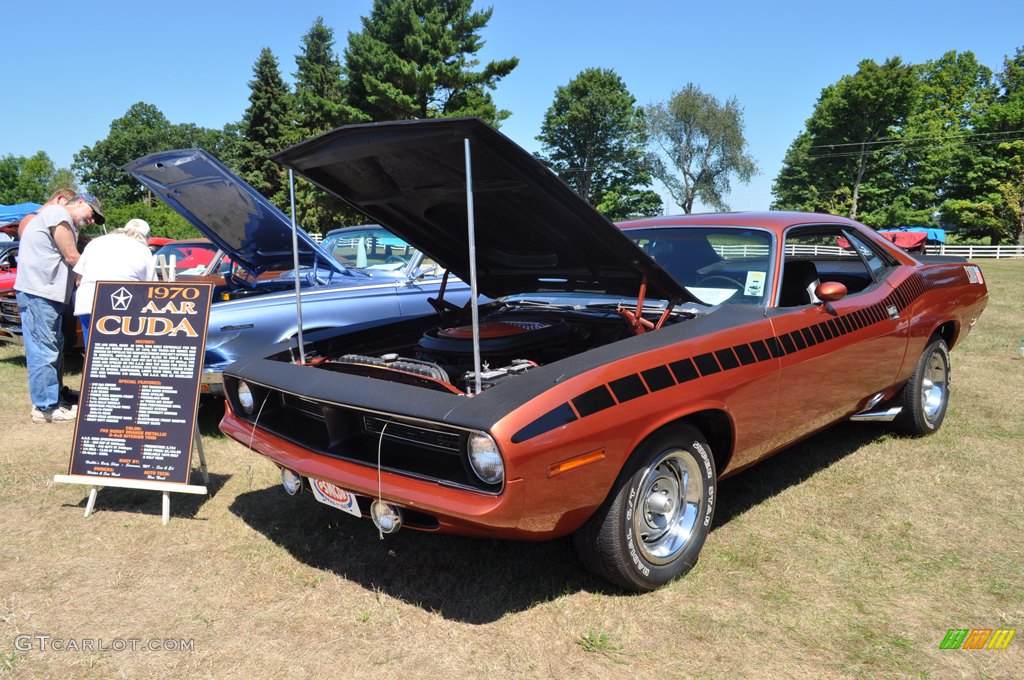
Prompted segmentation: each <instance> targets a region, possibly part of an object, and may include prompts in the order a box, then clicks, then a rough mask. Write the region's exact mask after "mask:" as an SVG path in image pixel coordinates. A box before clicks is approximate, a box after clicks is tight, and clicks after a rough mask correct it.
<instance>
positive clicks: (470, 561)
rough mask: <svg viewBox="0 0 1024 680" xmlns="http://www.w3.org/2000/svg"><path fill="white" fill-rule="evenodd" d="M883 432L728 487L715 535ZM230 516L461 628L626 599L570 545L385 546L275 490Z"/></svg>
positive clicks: (871, 431)
mask: <svg viewBox="0 0 1024 680" xmlns="http://www.w3.org/2000/svg"><path fill="white" fill-rule="evenodd" d="M882 432H883V430H882V429H881V428H878V427H873V426H867V427H865V426H864V425H839V426H837V427H834V428H831V429H830V430H827V431H826V432H824V433H822V434H819V435H816V436H815V437H812V438H810V439H808V440H805V441H804V442H802V443H800V444H798V445H796V446H794V447H792V448H789V449H786V450H784V451H783V452H781V453H780V454H778V455H776V456H774V457H772V458H769V459H768V460H766V461H763V462H761V463H759V464H758V465H755V466H754V467H752V468H751V469H750V470H747V471H744V472H742V473H739V474H737V475H736V476H735V477H732V478H730V479H728V480H726V481H724V482H723V483H722V486H721V493H720V496H719V505H718V508H717V509H716V515H715V522H714V525H713V527H712V530H714V527H718V526H721V525H723V524H725V523H727V522H729V521H730V520H731V519H732V518H733V517H736V516H738V515H740V514H742V513H743V512H745V511H746V510H748V509H750V508H752V507H754V506H756V505H757V504H758V503H760V502H762V501H764V500H765V499H767V498H770V497H772V496H774V495H776V494H778V493H781V492H782V491H784V490H785V489H787V488H789V487H791V486H794V485H796V484H799V483H800V482H801V481H803V480H804V479H806V478H808V477H809V476H811V475H813V474H814V473H816V472H818V471H819V470H822V469H824V468H827V467H828V466H830V465H832V464H833V463H835V462H836V461H838V460H841V459H842V458H844V457H845V456H847V455H849V454H851V453H853V452H855V451H856V450H857V449H858V448H860V447H862V446H864V445H865V444H866V443H868V442H870V441H873V440H875V439H877V438H878V437H879V436H880V435H881V434H882ZM230 510H231V512H233V513H235V514H236V515H238V516H239V517H240V518H242V520H244V521H245V522H246V523H247V524H248V525H249V526H251V527H252V528H254V529H255V530H257V531H259V532H260V533H262V534H263V535H265V536H266V537H267V538H269V539H270V540H271V541H273V542H274V543H275V544H277V545H279V546H281V547H283V548H285V549H286V550H287V551H288V552H289V553H290V554H291V555H292V556H293V557H294V558H295V559H297V560H299V561H300V562H303V563H304V564H307V565H309V566H311V567H315V568H317V569H322V570H325V571H329V572H332V573H334V574H337V575H339V576H341V577H343V578H346V579H348V580H350V581H353V582H355V583H358V584H360V585H362V586H363V587H364V588H366V589H368V590H372V591H375V592H377V591H379V592H382V593H385V594H387V595H389V596H391V597H394V598H397V599H400V600H402V601H404V602H407V603H409V604H413V605H415V606H418V607H422V608H423V609H425V610H427V611H431V612H435V613H437V614H440V615H441V616H443V617H445V618H446V619H451V620H456V621H460V622H464V623H471V624H484V623H490V622H493V621H496V620H498V619H500V618H501V617H502V616H505V615H506V614H509V613H513V612H517V611H523V610H526V609H529V608H531V607H532V606H534V605H536V604H539V603H541V602H545V601H549V600H552V599H555V598H557V597H560V596H563V595H568V594H572V593H575V592H580V591H586V592H596V593H602V594H607V595H624V593H623V591H621V590H619V589H618V588H617V587H616V586H612V585H610V584H608V583H606V582H604V581H602V580H600V579H598V578H596V577H594V576H592V575H590V574H589V572H587V571H586V570H585V569H584V567H583V565H582V564H581V563H580V562H579V560H578V559H577V558H576V555H575V553H574V552H573V549H572V544H571V542H570V541H569V539H559V540H553V541H546V542H518V541H499V540H489V539H479V538H465V537H460V536H447V535H443V534H431V533H425V532H418V531H413V530H403V531H400V532H398V533H397V534H393V535H391V536H387V537H385V538H384V540H381V539H380V538H379V536H378V534H377V530H376V529H375V528H374V526H373V524H372V523H370V522H369V521H368V520H366V519H356V518H354V517H350V516H348V515H346V514H344V513H342V512H341V511H339V510H335V509H333V508H330V507H328V506H325V505H322V504H320V503H318V502H317V501H316V500H315V499H314V498H313V496H312V494H311V493H309V492H308V491H306V492H304V493H303V494H301V495H300V496H297V497H294V498H292V497H289V496H288V495H287V494H285V492H284V490H283V489H282V488H281V487H279V486H273V487H270V488H266V489H261V490H256V491H251V492H248V493H244V494H241V495H239V496H238V497H236V498H235V500H234V501H233V502H232V504H231V506H230ZM640 597H642V595H641V596H640Z"/></svg>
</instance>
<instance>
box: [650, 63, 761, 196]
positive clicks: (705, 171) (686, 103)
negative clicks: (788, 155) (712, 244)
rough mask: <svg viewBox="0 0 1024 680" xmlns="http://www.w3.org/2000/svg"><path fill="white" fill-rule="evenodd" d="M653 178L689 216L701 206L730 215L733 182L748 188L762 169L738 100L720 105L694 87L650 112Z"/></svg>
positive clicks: (714, 99) (686, 89) (691, 86)
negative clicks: (751, 147)
mask: <svg viewBox="0 0 1024 680" xmlns="http://www.w3.org/2000/svg"><path fill="white" fill-rule="evenodd" d="M647 120H648V131H649V134H650V138H651V153H650V155H649V156H648V159H649V162H650V164H651V168H652V172H653V174H654V176H655V177H657V178H658V179H659V180H661V182H662V183H663V184H664V185H665V187H666V188H667V189H668V192H669V194H670V195H671V196H672V198H673V199H674V200H675V202H676V203H677V204H678V205H679V207H681V208H682V209H683V211H684V212H685V213H686V214H690V213H691V212H692V211H693V204H694V202H695V201H696V200H698V199H699V200H700V201H701V202H702V203H704V204H706V205H709V206H712V207H714V208H715V209H717V210H728V205H727V204H726V203H725V196H726V195H727V194H728V193H729V191H730V189H731V178H732V177H733V176H735V177H736V178H737V179H738V180H739V181H741V182H743V183H747V182H749V181H750V179H751V178H752V177H753V176H754V175H755V174H757V164H756V163H755V162H754V159H753V157H751V156H750V154H749V153H748V150H747V141H746V138H745V137H744V135H743V109H742V108H741V107H740V105H739V102H737V100H736V98H735V97H733V98H732V99H729V100H728V101H726V102H725V104H724V105H723V104H721V103H720V102H719V101H718V99H717V98H716V97H714V96H713V95H710V94H707V93H705V92H703V91H701V89H700V88H699V87H697V86H696V85H694V84H693V83H688V84H687V85H686V87H684V88H683V89H682V90H681V91H679V92H676V93H674V94H673V95H672V97H671V98H670V99H669V100H668V101H667V102H665V103H659V104H654V105H652V106H650V107H648V109H647Z"/></svg>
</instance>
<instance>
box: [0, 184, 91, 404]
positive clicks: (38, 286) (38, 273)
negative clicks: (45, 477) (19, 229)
mask: <svg viewBox="0 0 1024 680" xmlns="http://www.w3.org/2000/svg"><path fill="white" fill-rule="evenodd" d="M104 221H105V220H104V217H103V212H102V208H101V206H100V202H99V199H97V198H96V197H95V196H93V195H92V194H89V193H79V194H75V196H74V197H72V198H71V199H70V200H68V202H67V203H66V204H65V205H63V206H60V205H48V206H45V207H43V208H42V209H40V210H39V212H38V213H37V214H36V216H35V217H33V218H32V220H31V221H30V222H29V223H28V225H27V226H26V227H25V231H24V232H23V233H22V238H21V246H20V247H19V252H18V274H17V277H16V278H15V281H14V290H15V295H16V297H17V300H18V311H19V312H20V313H21V325H22V332H23V336H22V337H23V338H24V341H25V362H26V363H27V364H28V391H29V397H30V398H31V400H32V412H31V416H32V420H33V422H37V423H50V422H69V421H72V420H74V419H75V412H76V408H75V407H71V408H67V407H64V406H60V403H59V402H60V395H59V390H60V381H59V371H60V366H59V362H60V351H61V347H62V346H63V344H64V333H63V331H62V329H61V315H62V314H63V312H64V308H65V306H66V305H67V304H68V302H69V299H68V298H69V290H70V288H69V287H68V282H69V277H72V276H73V274H72V273H71V268H72V267H74V266H75V264H77V263H78V248H77V246H76V243H77V241H78V230H79V229H81V228H83V227H87V226H89V225H90V224H93V223H96V224H103V222H104Z"/></svg>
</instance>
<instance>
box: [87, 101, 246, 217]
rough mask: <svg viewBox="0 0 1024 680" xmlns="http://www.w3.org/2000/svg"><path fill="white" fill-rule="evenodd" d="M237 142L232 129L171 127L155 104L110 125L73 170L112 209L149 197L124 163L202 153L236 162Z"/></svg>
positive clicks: (134, 107) (134, 109) (132, 110)
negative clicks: (163, 154)
mask: <svg viewBox="0 0 1024 680" xmlns="http://www.w3.org/2000/svg"><path fill="white" fill-rule="evenodd" d="M236 143H237V140H236V139H235V137H234V134H233V133H232V131H231V130H230V129H226V130H213V129H209V128H202V127H199V126H197V125H195V124H193V123H184V124H179V125H174V124H172V123H171V122H170V121H169V120H167V117H166V116H165V115H164V114H163V113H161V111H160V110H159V109H158V108H156V107H155V106H153V105H152V104H146V103H144V102H137V103H135V104H132V105H131V106H130V107H129V108H128V111H127V112H126V113H125V115H123V116H122V117H120V118H117V119H115V120H114V121H113V122H111V123H110V132H109V133H108V134H107V136H106V138H104V139H101V140H99V141H98V142H96V143H95V144H94V145H93V146H91V147H90V146H86V147H83V148H82V150H81V151H79V152H78V153H76V154H75V157H74V164H73V167H74V169H75V170H76V171H77V172H78V174H79V176H80V177H81V178H82V181H83V182H84V183H85V184H86V185H87V186H88V187H89V190H90V191H92V192H93V193H95V194H96V195H98V196H99V197H100V198H102V199H103V200H104V201H109V202H111V204H125V203H132V202H135V201H140V200H143V199H144V198H145V197H146V192H145V190H144V189H143V187H142V186H141V185H140V184H139V183H138V182H136V181H135V180H134V179H133V178H132V177H131V176H130V175H129V174H128V173H126V172H125V171H124V170H122V169H121V166H123V165H124V164H125V163H127V162H129V161H131V160H134V159H136V158H138V157H139V156H144V155H145V154H148V153H153V152H155V151H166V150H168V149H180V148H190V147H200V148H203V149H206V150H207V151H209V152H210V153H212V154H214V155H215V156H218V157H222V158H223V157H231V156H232V155H233V153H234V149H233V147H234V145H235V144H236Z"/></svg>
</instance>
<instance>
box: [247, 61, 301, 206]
mask: <svg viewBox="0 0 1024 680" xmlns="http://www.w3.org/2000/svg"><path fill="white" fill-rule="evenodd" d="M253 76H254V77H253V79H252V80H251V81H249V90H250V93H249V108H247V109H246V110H245V115H244V116H243V118H242V125H241V134H242V142H241V145H240V147H241V151H240V154H239V156H240V157H239V159H238V164H239V170H240V174H241V176H242V178H243V179H244V180H245V181H246V182H248V183H249V184H251V185H252V186H253V188H255V189H256V190H257V191H259V192H260V193H261V194H263V195H264V196H266V197H267V198H269V199H270V201H271V202H272V203H274V204H275V205H276V206H277V207H279V208H281V209H282V210H285V209H286V208H287V207H288V204H289V197H288V187H287V179H286V177H285V173H284V171H283V170H282V169H281V167H280V166H278V165H277V164H276V163H274V162H273V161H271V160H270V159H269V156H270V155H271V154H273V153H275V152H277V151H280V150H281V149H284V148H285V147H287V146H289V145H290V144H291V143H292V142H294V141H297V133H296V130H295V121H294V116H293V114H292V95H291V93H290V92H289V90H288V86H287V85H286V84H285V82H284V79H283V78H282V77H281V71H280V69H279V67H278V62H277V57H275V56H274V53H273V52H271V51H270V49H269V48H266V47H264V48H263V50H261V51H260V56H259V58H258V59H257V60H256V63H255V64H254V65H253Z"/></svg>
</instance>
